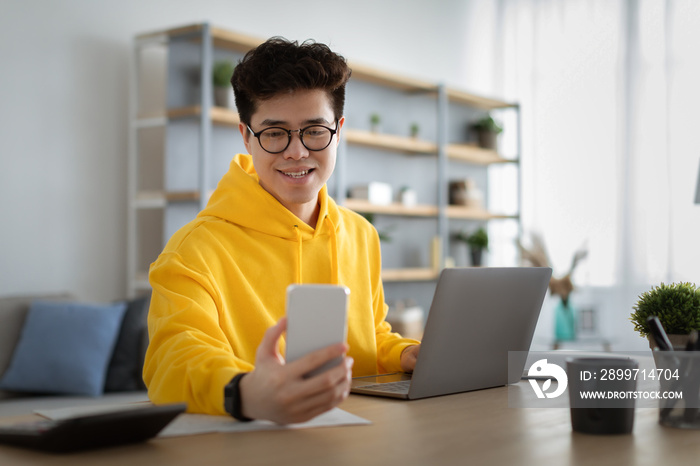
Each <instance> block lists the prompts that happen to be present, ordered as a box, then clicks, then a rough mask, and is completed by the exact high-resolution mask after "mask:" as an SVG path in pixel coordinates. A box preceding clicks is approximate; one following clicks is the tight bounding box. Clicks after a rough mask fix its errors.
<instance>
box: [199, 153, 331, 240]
mask: <svg viewBox="0 0 700 466" xmlns="http://www.w3.org/2000/svg"><path fill="white" fill-rule="evenodd" d="M259 181H260V179H259V177H258V174H257V173H256V172H255V167H254V166H253V159H252V157H251V156H250V155H247V154H238V155H236V156H235V157H234V159H233V160H232V161H231V165H230V167H229V170H228V172H227V173H226V174H225V175H224V177H223V178H221V181H219V184H218V186H217V188H216V190H215V191H214V193H213V194H212V196H211V198H210V199H209V202H208V203H207V206H206V207H205V208H204V209H203V210H202V211H201V212H200V213H199V215H198V216H199V217H205V216H213V217H218V218H221V219H223V220H226V221H228V222H232V223H235V224H237V225H240V226H242V227H245V228H250V229H252V230H255V231H259V232H261V233H265V234H268V235H271V236H276V237H279V238H286V239H294V240H296V239H297V237H298V235H299V234H301V236H302V238H303V239H304V240H307V239H310V238H312V237H315V236H318V235H319V234H322V233H323V232H324V225H330V224H332V225H333V226H334V227H335V230H336V231H337V230H338V229H339V228H340V227H341V225H340V222H341V218H340V215H339V212H338V206H337V204H336V203H335V201H333V199H331V197H330V196H328V188H327V186H326V185H324V186H323V188H321V191H319V194H318V198H319V203H320V206H321V208H320V210H319V215H318V221H317V224H316V228H312V227H311V226H309V225H307V224H306V223H304V222H302V221H301V220H300V219H299V218H298V217H297V216H296V215H294V214H293V213H292V212H290V211H289V210H288V209H287V208H286V207H284V206H283V205H282V204H281V203H280V202H279V201H278V200H277V199H275V197H274V196H273V195H272V194H270V193H268V192H267V191H265V189H264V188H263V187H262V186H260V182H259ZM243 200H245V201H243ZM262 212H264V213H265V215H261V213H262Z"/></svg>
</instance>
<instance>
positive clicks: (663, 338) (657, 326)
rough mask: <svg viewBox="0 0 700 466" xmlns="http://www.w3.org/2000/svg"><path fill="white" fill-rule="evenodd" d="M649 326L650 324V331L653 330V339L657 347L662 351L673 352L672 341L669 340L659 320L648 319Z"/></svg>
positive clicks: (655, 318) (650, 317) (653, 317)
mask: <svg viewBox="0 0 700 466" xmlns="http://www.w3.org/2000/svg"><path fill="white" fill-rule="evenodd" d="M647 324H649V329H650V330H651V335H652V337H654V341H655V342H656V346H658V347H659V349H660V350H662V351H673V345H672V344H671V340H669V339H668V335H666V331H665V330H664V327H663V325H661V322H660V321H659V318H658V317H656V316H649V317H648V318H647Z"/></svg>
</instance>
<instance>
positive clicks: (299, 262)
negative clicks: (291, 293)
mask: <svg viewBox="0 0 700 466" xmlns="http://www.w3.org/2000/svg"><path fill="white" fill-rule="evenodd" d="M294 231H296V232H297V243H299V251H298V254H297V280H296V282H297V283H302V281H301V257H302V254H301V253H302V250H301V243H302V240H301V231H299V225H294Z"/></svg>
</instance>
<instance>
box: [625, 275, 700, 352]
mask: <svg viewBox="0 0 700 466" xmlns="http://www.w3.org/2000/svg"><path fill="white" fill-rule="evenodd" d="M633 309H634V312H632V314H631V315H630V320H631V321H632V323H633V324H634V329H635V330H636V331H637V332H639V334H640V335H641V336H642V337H646V338H648V339H649V346H650V347H651V348H652V349H654V348H655V347H656V342H654V339H653V337H652V336H651V329H650V328H649V324H648V323H647V319H648V318H649V317H651V316H656V317H658V319H659V321H660V322H661V325H662V326H663V327H664V330H665V331H666V333H667V334H668V336H669V339H670V340H671V343H672V344H673V346H674V347H685V345H686V343H687V341H688V335H689V334H690V332H691V331H692V330H700V288H698V287H697V286H696V285H695V284H693V283H688V282H681V283H672V284H670V285H665V284H664V283H661V284H660V285H659V286H656V287H653V288H652V289H651V290H649V291H647V292H645V293H642V294H641V295H640V296H639V300H638V301H637V304H636V305H635V306H634V308H633Z"/></svg>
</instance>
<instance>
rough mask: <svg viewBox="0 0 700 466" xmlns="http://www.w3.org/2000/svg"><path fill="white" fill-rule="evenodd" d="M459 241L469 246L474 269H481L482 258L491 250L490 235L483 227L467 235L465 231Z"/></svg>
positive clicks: (458, 237) (460, 235) (459, 235)
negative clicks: (485, 251)
mask: <svg viewBox="0 0 700 466" xmlns="http://www.w3.org/2000/svg"><path fill="white" fill-rule="evenodd" d="M457 239H458V240H460V241H464V242H465V243H467V246H469V254H470V255H471V259H472V265H473V266H474V267H479V266H480V265H481V258H482V254H483V252H484V250H488V248H489V235H488V233H486V230H485V229H484V228H483V227H480V228H479V229H478V230H476V231H475V232H474V233H471V234H469V233H467V232H465V231H461V232H459V234H458V235H457Z"/></svg>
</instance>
